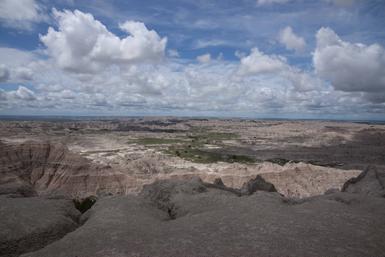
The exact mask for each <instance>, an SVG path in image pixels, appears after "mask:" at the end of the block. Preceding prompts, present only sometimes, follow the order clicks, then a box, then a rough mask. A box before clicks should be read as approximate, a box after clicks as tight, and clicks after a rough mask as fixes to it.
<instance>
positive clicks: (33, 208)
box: [0, 196, 80, 257]
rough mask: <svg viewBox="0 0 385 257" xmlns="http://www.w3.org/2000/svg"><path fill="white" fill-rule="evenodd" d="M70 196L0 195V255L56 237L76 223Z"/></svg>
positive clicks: (26, 249) (16, 252)
mask: <svg viewBox="0 0 385 257" xmlns="http://www.w3.org/2000/svg"><path fill="white" fill-rule="evenodd" d="M79 216H80V212H78V210H76V209H75V207H74V205H73V203H72V201H71V200H58V199H44V198H39V197H28V198H10V197H7V196H1V197H0V256H2V257H5V256H9V257H10V256H19V254H21V253H25V252H29V251H35V250H37V249H39V248H42V247H44V246H46V245H47V244H49V243H52V242H53V241H55V240H58V239H60V238H61V237H63V236H64V235H65V234H67V233H68V232H71V231H73V230H74V229H76V228H77V227H78V223H77V220H78V218H79Z"/></svg>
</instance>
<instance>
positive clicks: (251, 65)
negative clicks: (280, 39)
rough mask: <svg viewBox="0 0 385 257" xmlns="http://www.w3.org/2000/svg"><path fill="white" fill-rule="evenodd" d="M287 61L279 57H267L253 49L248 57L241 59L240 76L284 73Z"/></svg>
mask: <svg viewBox="0 0 385 257" xmlns="http://www.w3.org/2000/svg"><path fill="white" fill-rule="evenodd" d="M285 66H286V60H285V59H284V58H283V57H282V56H278V55H270V56H269V55H266V54H264V53H263V52H261V51H259V50H258V48H253V49H251V53H250V55H248V56H245V57H243V58H241V63H240V66H239V70H238V74H239V75H242V76H247V75H255V74H261V73H274V72H280V71H282V70H283V69H284V68H285Z"/></svg>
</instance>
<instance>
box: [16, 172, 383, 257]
mask: <svg viewBox="0 0 385 257" xmlns="http://www.w3.org/2000/svg"><path fill="white" fill-rule="evenodd" d="M82 219H83V220H86V222H85V223H84V225H83V226H81V227H79V228H78V229H77V230H76V231H74V232H72V233H69V234H67V235H66V236H65V237H63V238H62V239H60V240H58V241H56V242H54V243H52V244H50V245H48V246H47V247H45V248H43V249H41V250H38V251H36V252H32V253H28V254H25V255H22V256H23V257H37V256H39V257H45V256H47V257H48V256H57V257H68V256H79V257H102V256H103V257H107V256H110V257H123V256H269V257H271V256H307V257H308V256H310V257H311V256H350V257H354V256H384V254H385V244H384V238H385V199H384V198H382V197H377V196H370V195H363V194H351V193H345V192H335V193H331V194H328V195H323V196H318V197H312V198H308V199H306V200H300V201H293V200H290V199H287V198H284V197H282V196H281V195H279V194H278V193H274V192H264V191H257V192H255V193H253V194H251V195H249V196H241V197H239V196H238V195H236V194H234V193H232V192H230V191H226V190H220V189H216V188H210V187H206V186H205V185H204V183H202V182H201V181H200V180H199V179H193V180H188V181H175V180H174V181H163V182H162V181H158V182H156V183H155V184H154V185H149V186H147V187H146V188H145V189H144V190H143V192H142V193H141V194H140V195H139V196H114V197H107V198H103V199H101V200H99V201H98V202H97V203H96V204H95V205H94V206H93V208H92V209H90V210H89V211H87V212H86V213H85V214H83V216H82Z"/></svg>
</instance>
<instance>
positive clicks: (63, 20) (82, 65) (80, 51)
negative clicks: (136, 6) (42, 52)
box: [40, 10, 167, 73]
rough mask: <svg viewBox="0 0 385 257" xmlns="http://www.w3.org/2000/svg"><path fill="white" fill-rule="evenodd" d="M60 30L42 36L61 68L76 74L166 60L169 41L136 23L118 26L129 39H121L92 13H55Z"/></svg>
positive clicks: (129, 22) (131, 22)
mask: <svg viewBox="0 0 385 257" xmlns="http://www.w3.org/2000/svg"><path fill="white" fill-rule="evenodd" d="M53 14H54V18H55V19H56V20H57V22H58V24H59V27H58V30H55V29H54V28H52V27H50V28H49V29H48V33H47V34H46V35H43V36H40V39H41V41H42V42H43V43H44V45H45V46H46V47H47V51H48V53H49V55H50V56H51V57H52V58H53V59H54V60H55V61H56V62H57V64H58V66H59V67H61V68H63V69H66V70H69V71H73V72H80V73H81V72H95V71H98V70H100V69H101V68H104V67H106V66H109V65H112V64H132V63H143V62H154V61H158V60H160V59H161V58H162V57H163V56H164V52H165V48H166V43H167V38H161V37H160V36H159V35H158V34H157V33H156V32H155V31H154V30H148V29H147V27H146V26H145V25H144V24H143V23H141V22H136V21H126V22H124V23H122V24H120V25H119V27H120V29H121V30H122V31H125V32H127V34H128V36H126V37H124V38H119V37H118V36H116V35H115V34H113V33H111V32H110V31H109V30H108V29H107V28H106V27H105V26H104V25H103V24H102V23H100V22H99V21H97V20H95V19H94V17H93V16H92V15H91V14H89V13H83V12H81V11H78V10H75V11H73V12H72V11H68V10H66V11H63V12H60V11H57V10H54V11H53Z"/></svg>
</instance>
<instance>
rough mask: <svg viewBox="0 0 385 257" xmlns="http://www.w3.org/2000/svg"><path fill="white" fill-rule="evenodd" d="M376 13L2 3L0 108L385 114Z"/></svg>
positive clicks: (253, 1) (328, 4)
mask: <svg viewBox="0 0 385 257" xmlns="http://www.w3.org/2000/svg"><path fill="white" fill-rule="evenodd" d="M1 10H2V11H1ZM384 17H385V2H384V1H380V0H374V1H361V0H320V1H310V0H309V1H305V0H240V1H229V0H221V1H219V0H218V1H207V0H206V1H203V0H202V1H200V0H198V1H189V0H179V1H167V0H166V1H155V0H151V1H99V0H98V1H78V0H66V1H64V0H63V1H48V0H40V1H39V0H0V35H1V38H0V114H22V115H28V114H43V115H47V114H54V115H135V114H138V115H187V116H189V115H199V116H204V115H210V116H213V115H214V116H242V117H243V116H248V117H296V118H301V117H304V118H351V119H384V117H385V115H384V114H385V51H384V46H385V30H384V29H383V28H385V18H384Z"/></svg>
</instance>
